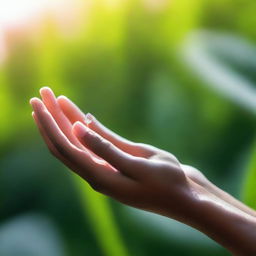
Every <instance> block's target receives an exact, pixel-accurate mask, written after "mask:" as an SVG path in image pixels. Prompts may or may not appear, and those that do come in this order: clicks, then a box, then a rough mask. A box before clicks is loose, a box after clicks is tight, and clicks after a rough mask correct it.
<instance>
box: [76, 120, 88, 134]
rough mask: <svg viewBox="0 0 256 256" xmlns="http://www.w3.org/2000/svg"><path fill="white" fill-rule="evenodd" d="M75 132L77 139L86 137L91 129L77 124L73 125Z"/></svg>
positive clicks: (79, 123)
mask: <svg viewBox="0 0 256 256" xmlns="http://www.w3.org/2000/svg"><path fill="white" fill-rule="evenodd" d="M73 131H74V133H75V135H76V136H77V137H84V136H85V135H86V134H87V133H88V132H89V129H88V128H87V127H86V126H85V125H83V124H82V123H81V122H76V123H75V124H74V125H73Z"/></svg>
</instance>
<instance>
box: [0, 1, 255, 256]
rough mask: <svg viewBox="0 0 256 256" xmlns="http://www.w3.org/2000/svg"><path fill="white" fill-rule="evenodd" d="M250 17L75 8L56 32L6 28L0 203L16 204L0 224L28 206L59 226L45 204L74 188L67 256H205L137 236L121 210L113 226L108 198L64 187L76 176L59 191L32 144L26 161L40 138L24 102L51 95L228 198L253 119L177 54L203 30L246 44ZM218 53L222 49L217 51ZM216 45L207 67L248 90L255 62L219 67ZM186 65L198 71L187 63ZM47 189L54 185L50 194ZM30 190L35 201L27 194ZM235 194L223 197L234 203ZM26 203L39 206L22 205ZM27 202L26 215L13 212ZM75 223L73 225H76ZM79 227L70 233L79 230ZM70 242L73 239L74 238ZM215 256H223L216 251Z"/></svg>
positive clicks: (189, 10)
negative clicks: (191, 169)
mask: <svg viewBox="0 0 256 256" xmlns="http://www.w3.org/2000/svg"><path fill="white" fill-rule="evenodd" d="M78 2H79V1H78ZM0 8H1V4H0ZM254 13H255V3H254V1H253V0H246V1H240V0H236V1H230V0H225V1H220V0H218V1H203V0H179V1H178V0H173V1H168V0H166V1H164V0H161V1H160V0H155V1H154V0H144V1H139V0H128V1H114V0H97V1H80V6H79V8H75V15H74V14H72V11H70V13H69V14H68V15H70V17H73V18H72V19H67V20H68V22H67V23H65V24H64V25H63V24H62V23H60V22H59V21H58V19H57V18H56V17H55V15H54V14H52V13H48V14H47V15H45V17H44V18H42V20H41V22H38V24H35V25H34V26H24V27H22V26H21V27H19V28H18V29H12V28H10V29H9V30H8V31H7V32H6V34H5V39H6V42H7V47H8V55H7V56H8V57H7V58H6V59H5V60H4V62H3V63H2V64H1V66H0V108H1V109H0V168H1V169H0V170H1V172H2V174H4V173H5V174H4V175H7V174H6V173H9V172H10V170H11V171H12V172H10V173H9V174H10V175H11V176H14V177H18V180H16V183H14V185H13V186H14V187H12V183H11V182H10V180H11V176H10V177H9V182H5V181H6V180H5V179H4V177H2V176H0V181H1V182H5V186H2V187H1V186H0V188H1V189H2V193H1V198H2V197H3V200H4V198H7V199H8V198H9V197H8V196H6V193H7V191H8V193H13V194H12V195H11V198H12V200H11V201H10V200H9V201H10V202H12V204H13V205H15V206H16V207H13V205H10V204H3V207H2V209H1V214H2V215H1V216H2V217H1V221H2V222H5V221H7V216H9V215H10V214H9V213H10V212H11V213H12V214H11V216H16V215H19V214H21V213H23V211H24V212H27V211H28V210H34V209H35V208H36V209H39V211H42V212H44V211H46V212H47V213H48V215H49V217H50V218H52V219H54V221H55V222H58V218H55V217H56V215H57V216H59V213H60V212H62V211H63V208H61V206H60V205H59V204H56V209H55V208H54V206H55V204H51V200H53V199H52V197H53V198H55V199H56V200H57V199H58V198H59V201H61V199H60V197H61V195H62V193H64V195H65V196H66V197H68V194H69V191H72V189H74V188H76V192H77V193H71V194H70V198H69V199H67V200H68V202H69V203H71V202H72V200H74V201H76V199H77V198H76V197H77V195H78V196H79V199H80V204H79V206H78V205H75V204H74V205H73V204H72V207H74V210H73V209H71V210H70V212H69V211H68V209H67V212H66V213H65V212H64V213H63V216H60V217H59V218H60V219H61V218H63V221H62V222H60V223H59V226H60V229H61V233H62V235H63V237H67V239H66V241H65V242H66V245H67V246H66V247H67V250H66V251H67V253H66V254H67V255H76V256H77V255H78V256H80V255H84V253H86V252H88V253H89V254H88V255H107V256H115V255H117V256H119V255H120V256H126V255H142V256H143V255H147V256H151V255H159V250H160V249H159V248H160V247H161V255H171V254H172V255H187V254H188V253H189V254H190V255H206V254H207V253H208V252H207V247H206V246H205V247H203V246H202V244H200V243H203V242H198V244H194V245H193V246H189V247H188V248H184V245H183V244H182V245H181V244H179V243H178V242H177V239H175V237H171V236H168V237H165V238H163V237H164V236H163V237H161V238H160V236H159V234H158V233H157V231H156V230H154V229H152V228H151V227H149V226H146V224H144V226H145V228H146V229H147V230H146V232H145V233H143V232H142V231H141V227H140V226H136V225H135V224H134V222H130V224H129V221H130V220H129V218H128V217H127V216H126V215H129V212H126V215H124V216H123V217H122V218H120V215H119V214H120V212H121V209H122V208H121V207H120V205H119V204H118V205H117V207H116V208H115V207H112V206H113V205H112V204H110V202H111V201H110V200H108V199H106V198H105V197H103V196H100V195H98V194H97V193H96V192H93V191H92V190H91V188H89V186H86V185H85V183H84V182H82V181H81V180H80V179H78V178H75V181H74V182H73V176H70V177H69V176H67V177H66V178H67V179H68V180H72V182H70V183H68V182H66V183H65V182H64V181H63V180H62V179H61V178H60V176H65V171H66V170H65V168H63V167H62V166H61V165H57V164H56V162H54V161H53V160H52V159H51V158H50V156H44V155H43V154H41V153H38V154H36V155H33V154H31V152H30V151H29V150H28V148H27V147H28V145H29V144H32V145H33V146H34V147H35V151H36V150H37V151H38V152H41V150H42V149H41V147H40V145H39V143H38V140H37V139H36V138H37V137H38V134H37V133H36V132H35V129H34V128H33V127H34V126H33V122H32V119H31V116H30V112H31V109H30V107H29V104H28V100H29V98H31V97H32V96H35V95H36V94H37V91H38V89H39V88H40V87H42V86H45V85H48V86H51V87H52V88H53V89H54V90H55V92H56V94H57V95H59V94H65V95H67V96H69V97H71V98H72V99H73V100H74V101H75V102H77V104H78V105H79V106H80V107H81V109H83V110H84V111H85V112H87V111H88V112H92V113H93V114H95V115H96V116H97V117H98V118H99V120H101V121H102V122H103V123H105V124H106V125H107V126H109V127H110V128H111V129H113V130H115V131H117V132H118V133H120V134H122V135H123V136H125V137H128V138H129V139H132V140H135V141H142V142H146V143H151V144H154V145H156V146H158V147H161V148H164V149H166V150H169V151H171V152H173V153H174V154H176V155H177V156H178V157H179V158H180V159H181V161H183V162H185V163H189V164H192V165H195V166H197V167H199V168H200V169H201V170H202V171H203V172H204V173H205V175H206V176H208V177H209V178H210V179H212V180H213V181H214V182H216V183H217V184H218V185H220V186H223V187H224V188H230V187H231V184H233V183H235V182H236V184H238V183H239V179H237V180H235V178H234V177H237V176H236V173H240V176H239V177H241V176H243V174H242V172H241V170H242V169H243V168H241V166H242V167H243V166H246V165H248V164H247V163H246V161H245V160H243V159H246V157H241V156H243V155H244V154H245V153H244V152H248V148H250V147H251V144H252V138H254V134H255V115H254V113H255V111H254V110H252V111H250V110H249V109H248V108H244V107H243V106H242V105H241V104H239V102H237V101H236V100H234V99H233V98H232V97H231V96H230V95H229V96H228V95H227V94H222V93H221V92H220V91H218V90H216V88H215V87H214V86H213V84H214V81H215V77H214V76H212V74H213V73H212V72H211V71H212V70H211V69H208V71H209V74H207V72H204V75H202V74H200V72H199V73H198V72H197V73H195V72H194V69H192V68H191V63H189V60H188V59H186V60H185V61H184V59H181V57H180V56H181V54H180V53H181V51H183V55H184V48H182V50H181V47H180V46H181V45H183V43H184V41H186V40H187V38H188V35H189V34H190V32H192V31H194V30H196V29H198V28H202V27H203V28H204V29H205V30H209V31H211V30H215V31H216V35H219V32H218V31H219V30H220V31H221V30H222V31H223V30H225V31H228V32H229V33H230V34H232V33H233V34H236V35H237V37H238V38H239V36H240V37H242V38H244V39H246V40H247V41H251V42H255V41H256V37H255V31H254V30H253V28H254V27H255V26H254V25H255V24H254V23H255V22H254V21H255V15H254ZM72 15H73V16H72ZM68 17H69V16H68ZM68 17H67V18H68ZM210 34H211V33H210ZM233 41H235V39H234V40H233V39H232V42H233ZM186 42H188V41H186ZM220 44H221V45H223V41H221V43H220ZM190 46H191V44H190ZM225 47H226V48H225ZM225 47H224V46H223V48H222V52H221V51H220V50H219V49H220V48H218V49H217V50H216V48H215V47H214V45H211V46H210V47H209V44H208V48H207V50H208V52H211V57H212V59H211V60H213V61H214V63H215V64H216V65H217V66H218V67H222V65H223V63H224V64H225V71H227V70H228V71H230V70H232V72H228V74H229V75H230V74H231V73H232V75H233V76H232V79H235V81H236V82H237V81H238V80H239V81H240V78H241V77H243V78H247V77H249V78H250V79H249V80H250V84H252V85H254V84H255V80H256V79H255V76H254V75H253V74H254V73H255V69H254V68H253V67H252V62H253V61H252V62H250V63H248V62H247V60H248V59H246V58H242V59H243V61H242V62H243V63H237V62H236V61H234V60H233V59H230V58H228V60H226V59H225V54H224V53H225V52H227V50H225V49H229V48H230V47H229V45H228V46H227V45H225ZM244 47H245V48H248V47H247V46H244ZM199 48H200V47H199ZM200 49H201V50H202V48H200ZM223 49H224V50H223ZM223 52H224V53H223ZM236 52H237V53H238V54H239V53H240V52H239V51H236ZM241 52H244V50H241ZM200 54H205V52H202V51H201V53H200ZM247 55H250V54H246V56H247ZM204 56H205V55H204ZM243 56H245V55H243ZM200 57H202V56H200V55H199V53H198V55H197V56H196V59H197V60H198V61H199V60H200ZM247 57H248V56H247ZM249 57H250V56H249ZM249 57H248V58H249ZM215 60H216V61H215ZM197 63H198V62H197ZM192 66H193V67H194V68H195V66H196V63H194V64H193V65H192ZM204 67H206V68H207V66H204ZM223 70H224V69H223ZM225 74H226V73H225ZM206 76H207V77H206ZM238 77H239V79H238ZM218 78H219V77H218ZM223 86H225V83H223ZM230 94H231V95H232V92H231V93H230ZM44 151H46V149H45V148H44ZM19 153H22V157H21V158H22V161H23V163H24V164H23V165H22V164H21V163H20V161H15V159H16V157H17V155H18V154H19ZM31 158H33V161H32V162H30V160H31ZM6 162H8V163H10V164H11V165H10V164H6ZM37 162H38V163H40V168H39V167H37V164H36V163H37ZM255 162H256V157H255V153H253V157H252V159H251V161H250V167H249V170H248V173H249V174H248V176H247V179H246V185H245V201H246V202H247V203H248V204H249V205H251V206H252V207H255V200H254V198H255V196H256V195H255V194H256V190H255V189H254V187H255V186H254V184H255V182H256V173H255V170H256V163H255ZM46 163H47V164H46ZM10 166H12V167H10ZM35 169H37V170H38V172H35ZM46 169H47V170H48V169H49V170H51V171H49V172H45V173H46V174H47V179H46V178H45V179H37V178H36V177H37V175H40V173H41V175H43V174H45V173H44V170H46ZM14 170H16V171H14ZM27 170H28V171H29V172H30V173H33V174H35V173H36V176H35V175H34V176H33V175H31V176H29V175H28V176H26V182H27V183H25V185H24V184H22V183H19V182H18V181H20V179H22V176H17V173H19V174H21V173H26V171H27ZM2 174H1V173H0V175H2ZM51 180H52V181H54V182H53V183H54V184H51V186H50V185H49V183H48V182H49V181H51ZM34 183H35V184H36V186H38V187H39V188H40V191H42V190H43V191H44V192H41V193H40V192H38V190H36V188H35V186H32V185H29V184H34ZM63 184H65V185H63ZM48 186H49V187H51V188H52V189H51V190H49V191H48V193H46V191H45V190H44V188H45V189H46V188H48ZM63 186H64V187H63ZM238 186H239V185H236V186H235V187H234V188H233V190H232V189H230V190H229V192H231V193H236V192H237V191H238V190H239V187H238ZM58 188H59V189H60V191H61V192H60V191H58ZM61 189H62V190H61ZM16 191H18V192H19V193H17V195H16V194H15V193H16ZM21 191H23V193H21ZM34 191H37V193H34ZM50 192H51V193H50ZM20 194H22V198H19V195H20ZM34 194H36V196H35V198H36V199H37V200H36V199H33V198H32V199H31V195H34ZM51 194H52V196H50V195H51ZM15 198H16V199H15ZM72 198H73V199H72ZM65 199H66V198H64V199H62V200H63V201H62V202H65ZM15 200H16V201H15ZM30 200H31V203H30V204H29V203H28V204H29V205H31V208H29V207H24V205H22V203H21V202H23V201H24V202H30ZM6 201H8V200H6ZM15 202H16V203H15ZM18 202H19V203H18ZM36 202H38V203H36ZM49 205H51V207H49ZM47 207H48V208H47ZM49 208H50V209H54V210H53V211H55V212H51V211H50V210H49ZM79 212H80V215H79V214H78V213H79ZM57 213H58V214H57ZM77 214H78V216H79V217H80V218H81V219H79V220H77V219H78V217H77ZM65 216H66V217H65ZM68 216H69V217H68ZM115 216H119V218H116V219H115ZM65 218H66V219H65ZM68 218H70V219H71V220H72V221H74V223H77V222H79V223H80V222H81V229H83V230H85V229H86V231H88V233H84V231H81V232H80V233H79V232H78V233H75V231H74V230H73V229H72V224H70V223H69V222H68V220H70V219H68ZM72 221H71V222H72ZM127 223H128V224H127ZM87 224H88V226H87ZM78 226H79V225H78ZM78 226H75V224H74V227H75V228H76V229H79V227H78ZM74 227H73V228H74ZM129 228H130V229H129ZM87 229H88V230H87ZM90 230H93V232H92V233H90ZM69 232H71V234H72V235H73V234H74V233H75V235H77V237H76V236H75V235H74V238H72V235H71V234H69ZM72 232H74V233H72ZM177 232H179V231H177ZM121 234H122V235H121ZM94 238H95V240H94ZM166 238H167V239H166ZM72 239H73V240H72ZM77 241H82V242H77ZM83 241H84V243H83ZM137 241H139V242H137ZM170 241H171V242H170ZM154 243H156V244H155V246H154V245H153V244H154ZM141 244H143V248H141ZM98 247H99V248H98ZM127 248H128V249H127ZM202 248H203V249H202ZM188 251H189V252H188ZM79 252H80V254H79ZM90 253H92V254H90ZM214 253H215V252H214ZM215 255H223V254H222V251H221V250H219V249H218V248H216V253H215Z"/></svg>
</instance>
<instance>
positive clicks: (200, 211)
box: [184, 182, 256, 256]
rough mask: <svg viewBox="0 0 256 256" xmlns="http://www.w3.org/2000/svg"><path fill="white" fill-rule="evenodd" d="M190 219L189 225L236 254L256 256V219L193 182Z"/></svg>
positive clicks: (190, 188) (191, 183)
mask: <svg viewBox="0 0 256 256" xmlns="http://www.w3.org/2000/svg"><path fill="white" fill-rule="evenodd" d="M189 190H190V193H188V196H189V199H188V202H189V204H190V210H189V214H190V217H187V218H186V219H185V221H184V222H185V223H186V224H189V225H191V226H193V227H194V228H196V229H198V230H200V231H201V232H203V233H205V234H206V235H208V236H209V237H211V238H212V239H213V240H215V241H217V242H218V243H220V244H221V245H222V246H224V247H226V248H227V249H228V250H230V251H231V252H232V253H234V254H235V255H246V256H250V255H256V245H255V241H256V218H255V217H253V216H251V215H249V214H247V213H245V212H243V211H241V210H240V209H238V208H236V207H235V206H233V205H231V204H229V203H227V202H226V201H223V200H222V199H221V198H218V197H217V196H216V195H214V194H212V193H210V192H209V191H207V190H206V189H204V188H203V187H201V186H200V185H198V184H196V183H193V182H190V183H189Z"/></svg>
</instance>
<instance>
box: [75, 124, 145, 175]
mask: <svg viewBox="0 0 256 256" xmlns="http://www.w3.org/2000/svg"><path fill="white" fill-rule="evenodd" d="M72 131H73V133H74V135H75V136H76V137H77V138H78V139H79V141H80V142H81V143H82V144H83V145H84V146H85V147H87V148H88V149H90V150H91V151H92V152H93V153H95V154H96V155H98V156H99V157H101V158H102V159H104V160H106V161H107V162H108V163H109V164H111V165H112V166H113V167H114V168H116V169H117V170H118V171H120V172H123V173H124V174H125V175H127V176H134V174H136V173H137V172H138V171H136V169H138V168H139V165H140V163H142V162H143V161H145V160H143V159H140V158H137V157H134V156H131V155H129V154H127V153H125V152H124V151H122V150H120V149H119V148H117V147H116V146H115V145H113V144H112V143H111V142H109V141H108V140H106V139H104V138H103V137H101V136H100V135H99V134H97V133H96V132H94V131H93V130H91V129H90V128H88V127H86V126H85V125H84V124H82V123H81V122H76V123H75V124H74V125H73V130H72Z"/></svg>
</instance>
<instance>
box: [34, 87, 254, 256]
mask: <svg viewBox="0 0 256 256" xmlns="http://www.w3.org/2000/svg"><path fill="white" fill-rule="evenodd" d="M40 94H41V98H42V99H41V100H40V99H38V98H33V99H31V101H30V103H31V105H32V107H33V113H32V116H33V118H34V120H35V122H36V124H37V126H38V128H39V131H40V133H41V135H42V137H43V139H44V141H45V143H46V145H47V147H48V149H49V150H50V152H51V153H52V154H53V155H54V156H55V157H56V158H57V159H59V160H60V161H61V162H62V163H64V164H65V165H66V166H67V167H68V168H69V169H71V170H72V171H74V172H75V173H77V174H78V175H79V176H81V177H82V178H83V179H84V180H86V181H87V182H88V183H89V184H90V185H91V187H92V188H93V189H94V190H96V191H98V192H100V193H103V194H105V195H107V196H110V197H112V198H114V199H116V200H118V201H119V202H122V203H124V204H127V205H130V206H133V207H136V208H139V209H143V210H147V211H151V212H154V213H157V214H161V215H164V216H167V217H169V218H173V219H176V220H177V221H180V222H183V223H185V224H187V225H190V226H192V227H194V228H196V229H198V230H200V231H201V232H203V233H205V234H206V235H208V236H209V237H211V238H212V239H214V240H215V241H217V242H218V243H220V244H221V245H223V246H224V247H226V248H227V249H228V250H229V251H230V252H232V253H233V254H235V255H246V256H250V255H256V245H255V241H256V212H255V211H254V210H252V209H250V208H249V207H247V206H246V205H244V204H242V203H241V202H240V201H238V200H236V199H235V198H233V197H232V196H231V195H229V194H228V193H226V192H224V191H222V190H221V189H220V188H218V187H217V186H215V185H214V184H212V183H211V182H210V181H209V180H208V179H207V178H206V177H205V176H204V175H203V174H202V173H201V172H200V171H199V170H197V169H195V168H193V167H191V166H187V165H183V164H181V163H180V162H179V161H178V159H177V158H176V157H175V156H174V155H172V154H170V153H168V152H166V151H163V150H161V149H158V148H155V147H153V146H150V145H146V144H142V143H135V142H131V141H128V140H126V139H124V138H122V137H120V136H119V135H117V134H115V133H114V132H112V131H110V130H109V129H107V128H106V127H105V126H104V125H103V124H101V123H100V122H99V121H98V120H97V119H96V118H95V117H94V116H92V115H91V114H87V115H85V114H84V113H83V112H82V111H81V110H80V109H79V108H78V107H77V106H76V105H75V104H74V103H73V102H71V101H70V100H69V99H68V98H67V97H65V96H60V97H58V98H56V97H55V95H54V93H53V92H52V90H51V89H50V88H47V87H44V88H42V89H41V90H40Z"/></svg>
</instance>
